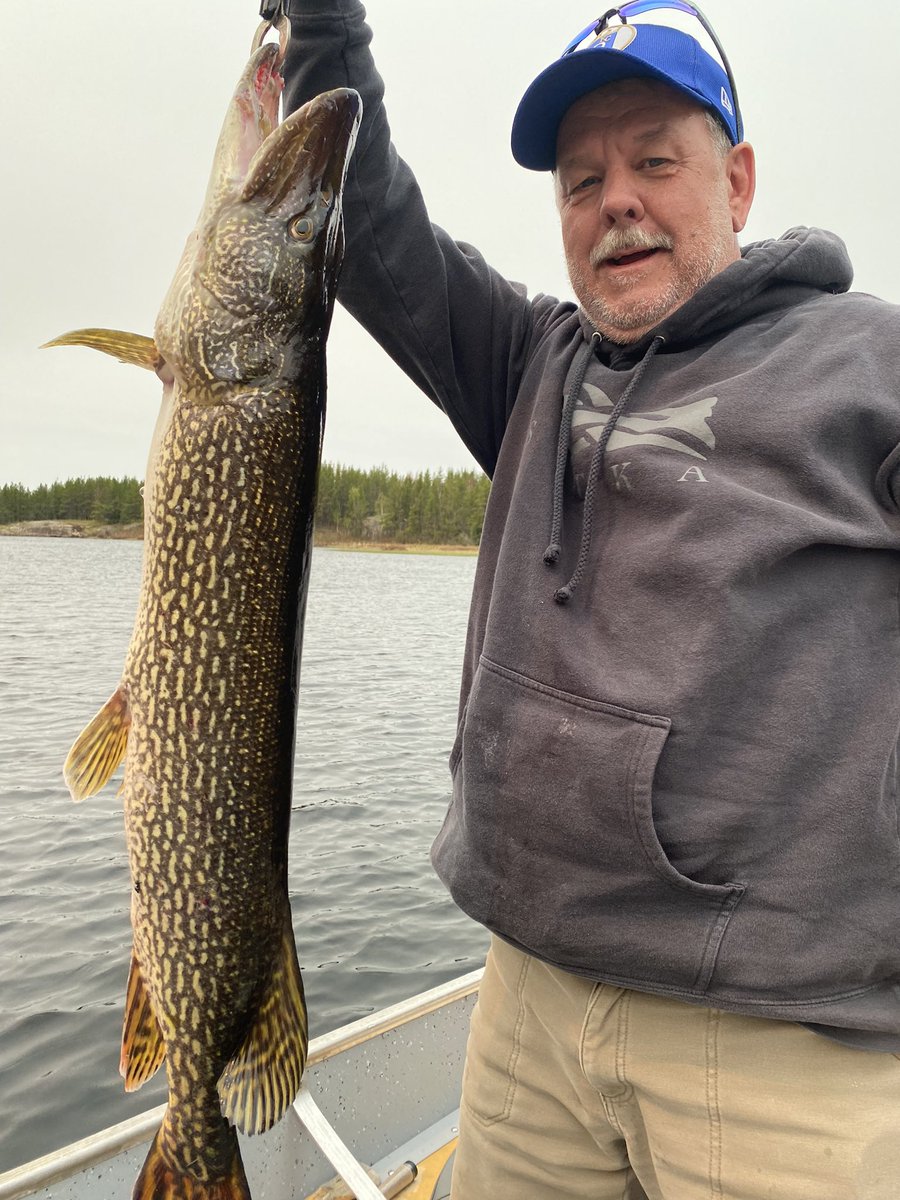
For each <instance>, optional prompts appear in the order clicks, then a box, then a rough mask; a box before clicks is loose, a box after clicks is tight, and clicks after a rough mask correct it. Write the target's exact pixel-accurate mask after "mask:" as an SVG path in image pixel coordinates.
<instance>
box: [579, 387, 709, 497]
mask: <svg viewBox="0 0 900 1200" xmlns="http://www.w3.org/2000/svg"><path fill="white" fill-rule="evenodd" d="M717 403H718V396H710V397H708V398H707V399H705V400H690V401H688V402H687V403H686V404H672V405H670V406H669V407H668V408H660V409H657V410H656V411H655V412H641V413H630V412H628V411H627V410H626V412H625V413H624V414H623V415H622V416H621V417H619V419H618V421H616V425H615V428H614V429H613V431H612V434H611V435H610V439H609V442H608V443H607V446H606V453H607V456H609V455H610V454H614V453H615V452H616V451H617V450H626V449H628V448H629V447H630V446H659V447H661V448H663V449H666V450H674V451H676V452H677V453H678V454H687V455H688V456H689V457H691V458H699V459H702V460H703V461H704V462H705V461H706V459H707V457H708V451H710V450H714V449H715V446H716V435H715V434H714V433H713V431H712V429H710V427H709V418H710V416H711V415H712V410H713V409H714V408H715V406H716V404H717ZM613 407H614V405H613V402H612V400H610V398H609V396H607V394H606V392H604V391H603V389H602V388H598V387H596V386H595V385H594V384H591V383H585V384H584V385H583V387H582V393H581V396H580V397H579V403H578V406H577V408H576V409H575V412H574V413H573V416H572V443H571V445H572V449H571V462H572V473H573V475H574V479H575V487H576V490H577V492H578V494H579V495H580V496H583V495H584V489H585V485H586V484H587V475H588V471H589V469H590V465H591V459H592V458H593V455H594V450H595V448H596V446H597V441H598V439H599V437H600V435H601V433H602V432H603V429H604V427H605V426H606V423H607V421H608V420H609V414H610V413H611V412H612V410H613ZM617 479H618V477H616V482H617ZM619 490H621V489H619ZM628 490H630V488H629V489H628Z"/></svg>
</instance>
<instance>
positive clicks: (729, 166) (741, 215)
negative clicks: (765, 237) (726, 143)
mask: <svg viewBox="0 0 900 1200" xmlns="http://www.w3.org/2000/svg"><path fill="white" fill-rule="evenodd" d="M725 176H726V178H727V180H728V206H729V208H730V209H731V228H732V229H733V230H734V232H735V233H740V232H741V230H742V229H743V228H744V226H745V225H746V224H747V217H748V215H749V213H750V205H751V204H752V203H753V194H754V192H755V191H756V155H755V154H754V153H753V147H752V146H751V145H750V143H749V142H739V143H738V145H737V146H732V148H731V149H730V150H729V152H728V157H727V158H726V160H725Z"/></svg>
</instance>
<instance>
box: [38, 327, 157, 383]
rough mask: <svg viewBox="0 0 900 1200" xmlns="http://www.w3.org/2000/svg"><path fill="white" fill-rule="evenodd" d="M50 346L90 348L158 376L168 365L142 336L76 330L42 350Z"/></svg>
mask: <svg viewBox="0 0 900 1200" xmlns="http://www.w3.org/2000/svg"><path fill="white" fill-rule="evenodd" d="M50 346H89V347H90V348H91V349H92V350H102V351H103V353H104V354H111V355H112V356H113V358H117V359H118V360H119V362H123V363H130V364H131V365H132V366H135V367H146V368H147V370H148V371H155V372H156V373H157V375H158V374H159V373H160V371H161V370H162V367H163V365H164V362H165V360H164V358H163V356H162V355H161V354H160V352H159V349H158V347H157V345H156V342H154V340H153V338H149V337H144V336H143V334H140V333H124V332H123V331H122V330H121V329H73V330H72V331H71V332H70V333H63V334H60V336H59V337H56V338H53V340H52V341H49V342H44V344H43V346H41V350H46V349H47V348H48V347H50Z"/></svg>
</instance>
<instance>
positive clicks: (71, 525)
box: [0, 521, 144, 541]
mask: <svg viewBox="0 0 900 1200" xmlns="http://www.w3.org/2000/svg"><path fill="white" fill-rule="evenodd" d="M143 536H144V526H143V524H142V523H141V522H140V521H136V522H135V523H134V524H132V525H104V524H103V523H102V522H101V521H16V522H15V523H14V524H12V525H0V537H65V538H110V539H113V540H116V541H126V540H127V541H139V540H140V539H141V538H142V537H143Z"/></svg>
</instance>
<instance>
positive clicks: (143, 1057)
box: [119, 950, 166, 1092]
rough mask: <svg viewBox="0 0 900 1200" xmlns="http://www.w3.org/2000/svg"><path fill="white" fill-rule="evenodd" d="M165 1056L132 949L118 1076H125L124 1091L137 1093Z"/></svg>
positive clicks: (163, 1044) (151, 1007)
mask: <svg viewBox="0 0 900 1200" xmlns="http://www.w3.org/2000/svg"><path fill="white" fill-rule="evenodd" d="M165 1056H166V1044H165V1042H164V1041H163V1035H162V1030H161V1029H160V1027H159V1022H158V1021H157V1019H156V1014H155V1013H154V1012H153V1006H152V1005H151V1003H150V993H149V992H148V990H147V985H146V983H145V982H144V976H143V975H142V974H141V968H140V964H139V963H138V960H137V958H136V957H135V953H134V951H133V950H132V952H131V969H130V970H129V972H128V988H127V989H126V993H125V1023H124V1025H123V1026H122V1057H121V1058H120V1059H119V1074H120V1075H123V1076H124V1077H125V1091H126V1092H136V1091H137V1090H138V1088H139V1087H141V1086H142V1084H145V1083H146V1082H147V1080H148V1079H150V1078H151V1077H152V1076H153V1075H155V1074H156V1072H157V1071H158V1070H159V1068H160V1066H161V1065H162V1061H163V1059H164V1058H165Z"/></svg>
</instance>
